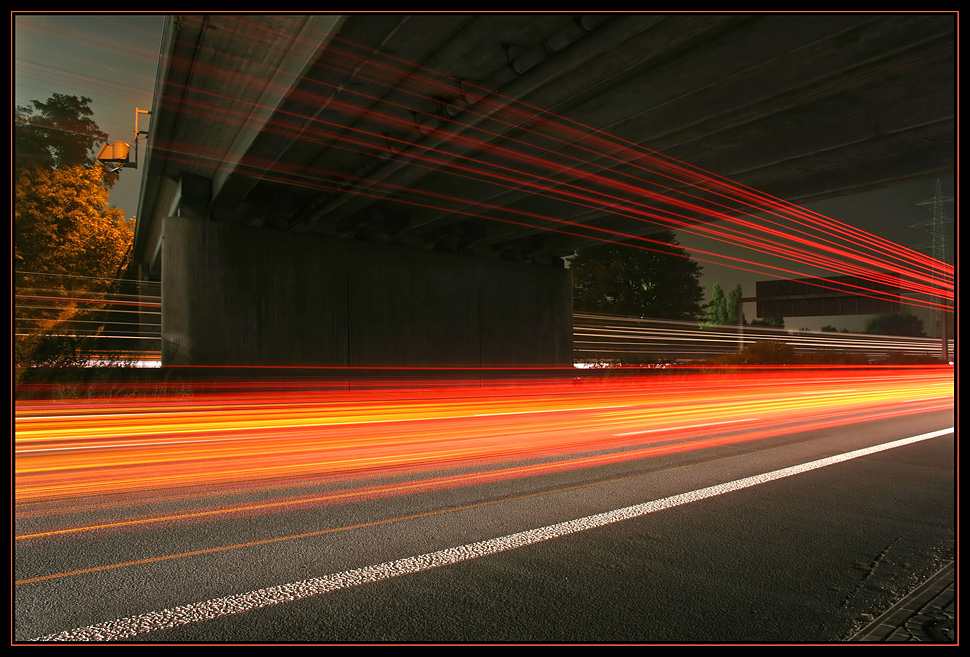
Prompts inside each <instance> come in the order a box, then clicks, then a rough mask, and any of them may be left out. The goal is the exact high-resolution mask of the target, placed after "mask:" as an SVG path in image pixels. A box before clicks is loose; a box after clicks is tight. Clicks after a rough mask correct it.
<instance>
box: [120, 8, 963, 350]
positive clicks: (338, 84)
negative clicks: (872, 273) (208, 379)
mask: <svg viewBox="0 0 970 657" xmlns="http://www.w3.org/2000/svg"><path fill="white" fill-rule="evenodd" d="M955 25H956V20H955V16H954V15H948V14H926V15H921V14H899V15H877V14H831V15H811V14H809V15H790V14H783V15H770V14H737V15H712V14H675V15H661V14H634V15H622V14H608V15H571V14H549V15H502V14H483V15H474V14H418V15H405V14H359V15H348V16H328V15H296V14H281V15H248V16H247V15H232V14H227V15H221V14H216V15H211V16H203V15H185V16H173V17H171V18H170V20H168V21H167V24H166V29H165V32H164V35H163V42H162V52H161V58H160V65H159V73H158V79H157V83H156V84H157V87H156V91H155V98H154V103H153V107H152V108H151V123H150V131H149V132H150V136H149V137H148V140H147V148H143V149H142V150H143V152H142V155H141V157H142V161H141V162H139V163H138V166H139V167H141V168H143V169H144V179H143V187H142V193H141V201H140V207H139V212H138V215H137V216H138V219H137V226H136V233H135V261H136V263H137V265H138V267H139V271H140V272H141V274H140V275H141V276H142V277H145V278H149V277H150V278H154V279H160V280H161V281H162V295H163V301H162V332H163V336H162V337H163V339H162V358H163V362H164V363H165V364H169V365H177V364H198V365H234V364H239V365H338V366H373V365H402V366H415V365H440V366H450V365H459V366H490V365H491V366H498V365H555V364H568V363H570V362H571V358H572V301H571V280H570V276H569V271H568V269H566V268H564V266H563V260H562V258H563V257H564V256H568V255H569V254H571V253H573V252H574V251H575V250H576V249H580V248H583V247H584V246H588V245H589V244H592V243H596V242H597V241H598V240H600V239H603V238H604V237H605V238H614V237H617V236H631V235H633V236H644V235H647V236H648V235H649V234H651V233H652V232H655V231H656V230H658V226H662V225H669V222H668V221H666V220H665V219H664V217H668V218H669V217H677V218H678V219H680V220H684V221H687V222H701V221H708V220H710V216H709V215H705V214H703V213H701V214H698V213H694V214H692V213H691V212H689V211H688V212H684V211H680V210H679V207H680V206H678V205H677V202H678V200H680V199H685V198H689V197H688V196H685V194H695V195H696V194H703V193H705V192H703V191H700V192H699V191H698V188H697V187H692V186H691V185H692V183H696V182H697V180H698V177H697V176H698V175H700V172H703V171H710V172H714V173H715V174H717V175H718V176H724V177H726V178H728V179H731V180H734V181H737V182H738V183H741V184H743V185H747V186H749V187H752V188H755V189H757V190H760V191H762V192H764V193H767V194H770V195H772V196H775V197H779V198H781V199H784V200H786V201H791V202H794V203H804V202H808V201H812V200H819V199H823V198H828V197H834V196H839V195H844V194H848V193H854V192H859V191H864V190H869V189H875V188H879V187H884V186H888V185H892V184H894V183H898V182H903V181H907V180H911V179H917V178H923V177H930V176H939V175H942V174H946V173H950V172H952V168H953V162H954V151H955V145H954V132H955V130H954V126H955V120H954V108H955V100H954V99H955V61H956V58H955ZM656 154H663V156H664V157H660V156H659V155H656ZM666 157H669V158H672V159H671V160H668V159H666ZM676 162H682V163H685V168H677V167H679V166H680V165H674V164H672V163H676ZM695 167H696V168H695ZM625 184H632V185H633V186H632V187H627V188H624V187H622V185H625ZM632 190H636V191H632ZM643 190H649V191H650V192H655V193H656V194H658V195H657V196H653V197H649V196H648V197H638V196H637V195H638V194H639V193H641V192H643ZM630 198H635V199H637V201H636V202H640V203H648V204H649V205H650V207H651V208H659V209H658V210H657V212H653V211H650V212H648V213H647V214H644V213H642V212H641V211H640V208H642V207H643V206H635V207H634V206H629V205H627V203H630V201H629V199H630ZM732 202H733V201H732ZM661 206H662V207H661Z"/></svg>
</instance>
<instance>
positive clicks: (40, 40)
mask: <svg viewBox="0 0 970 657" xmlns="http://www.w3.org/2000/svg"><path fill="white" fill-rule="evenodd" d="M163 22H164V15H162V14H148V13H144V14H128V15H114V14H83V15H55V14H33V15H27V14H21V15H16V16H12V20H11V32H12V42H13V51H14V52H13V63H14V66H13V80H14V96H15V97H14V101H15V104H17V105H25V104H28V103H29V102H30V101H31V100H46V99H47V98H49V97H50V96H51V94H53V93H55V92H56V93H64V94H71V95H78V96H87V97H89V98H91V99H92V101H93V102H92V103H91V107H92V109H93V110H94V117H93V118H94V120H95V122H97V123H98V125H99V126H100V127H101V129H102V130H103V131H105V132H107V133H108V135H109V140H110V141H111V142H114V141H126V142H129V143H131V141H132V137H133V134H134V121H135V108H136V107H137V108H140V109H142V110H146V109H150V108H151V104H152V95H153V91H154V84H155V74H156V69H157V65H158V58H159V45H160V37H161V30H162V25H163ZM146 127H148V128H150V122H149V119H148V117H146V116H144V115H143V116H141V117H140V119H139V128H141V129H145V128H146ZM140 173H141V171H140V170H136V169H124V170H123V171H122V175H121V180H120V181H119V182H118V184H117V185H116V186H115V188H114V189H113V190H112V195H111V199H112V203H113V204H114V205H116V206H118V207H119V208H121V209H122V210H124V212H125V214H126V215H127V216H129V217H133V216H135V214H136V212H137V203H138V193H139V187H140ZM941 184H942V191H943V195H944V196H945V197H948V198H952V197H953V195H954V179H953V177H952V176H949V177H946V178H943V179H942V180H941ZM935 189H936V179H935V178H929V179H926V180H921V181H915V182H910V183H906V184H901V185H899V186H897V187H894V188H891V189H885V190H879V191H876V192H868V193H864V194H859V195H855V196H850V197H843V198H839V199H831V200H828V201H823V202H818V203H813V204H810V205H807V206H806V207H807V208H808V209H809V210H813V211H815V212H818V213H820V214H823V215H825V216H828V217H831V218H833V219H837V220H839V221H843V222H846V223H849V224H852V225H854V226H857V227H859V228H862V229H864V230H866V231H869V232H871V233H874V234H876V235H879V236H881V237H884V238H887V239H890V240H893V241H895V242H897V243H899V244H903V245H905V246H909V247H911V248H915V249H918V250H923V251H924V252H927V253H929V252H930V251H929V248H930V244H931V240H930V233H929V230H928V228H927V227H925V226H924V227H915V228H914V226H918V224H921V223H924V222H928V221H929V220H931V219H932V211H931V209H930V208H928V207H926V206H920V205H919V204H920V203H921V202H924V201H929V200H931V199H932V197H933V195H934V193H935ZM946 209H947V216H948V218H949V219H950V221H951V222H952V221H953V216H954V214H955V211H954V204H953V203H948V204H947V205H946ZM954 225H955V224H954V223H950V224H949V226H948V228H949V230H950V235H951V240H953V237H954V236H955V229H954ZM679 241H680V243H681V245H682V246H684V247H685V248H687V249H688V250H690V249H691V248H698V249H707V250H717V249H718V248H722V247H719V246H714V245H711V244H710V243H706V242H705V241H704V240H701V239H699V238H696V237H694V236H692V235H686V234H681V235H680V236H679ZM954 244H955V240H954V241H951V243H950V245H951V247H952V246H953V245H954ZM948 259H949V261H950V262H954V261H955V258H954V256H953V254H952V253H951V254H949V257H948ZM702 265H703V267H704V279H703V285H704V288H705V290H706V294H707V295H708V296H709V295H710V291H711V287H712V286H713V284H714V282H715V281H717V282H719V283H720V285H721V286H722V287H723V288H724V289H725V290H726V291H727V290H730V289H731V288H733V287H734V284H735V283H738V282H740V283H741V284H742V287H743V289H744V294H745V296H754V292H755V281H757V280H764V279H766V278H767V277H766V276H760V275H756V274H751V273H748V272H743V271H738V270H734V269H730V268H727V267H722V266H717V265H712V264H707V263H702ZM792 268H793V269H798V270H799V271H804V273H805V275H807V276H814V275H824V274H825V272H818V271H812V270H809V269H804V268H802V267H799V266H795V265H792ZM917 314H919V315H920V316H924V315H927V314H928V313H927V312H925V311H918V312H917ZM746 315H747V317H748V319H749V320H750V319H753V318H754V308H753V304H751V305H749V306H748V307H746ZM865 320H866V317H864V316H862V317H858V316H847V317H834V318H832V317H822V318H789V319H788V320H786V327H787V328H789V329H797V328H802V327H805V328H810V329H812V330H817V329H818V328H819V327H821V326H823V325H825V324H833V325H835V326H836V327H837V328H839V329H843V328H844V329H848V330H851V331H858V330H861V329H862V328H863V326H864V323H865ZM927 328H929V327H927Z"/></svg>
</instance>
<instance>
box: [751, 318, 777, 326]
mask: <svg viewBox="0 0 970 657" xmlns="http://www.w3.org/2000/svg"><path fill="white" fill-rule="evenodd" d="M751 326H764V327H767V328H780V329H783V328H785V318H784V317H762V318H761V319H755V320H752V322H751Z"/></svg>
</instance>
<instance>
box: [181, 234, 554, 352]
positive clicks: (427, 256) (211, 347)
mask: <svg viewBox="0 0 970 657" xmlns="http://www.w3.org/2000/svg"><path fill="white" fill-rule="evenodd" d="M164 235H165V238H164V247H163V248H164V249H165V253H164V254H163V257H164V258H165V268H164V270H163V276H162V289H163V290H164V292H165V293H164V294H163V297H162V361H163V363H165V364H166V365H256V366H346V367H383V366H388V367H397V366H404V367H482V366H486V365H487V366H493V367H494V366H525V365H564V364H571V363H572V285H571V279H570V275H569V270H567V269H563V268H555V267H547V266H541V265H532V264H526V263H515V262H507V261H503V260H498V259H487V258H469V257H466V256H460V255H457V254H452V253H439V252H430V253H425V252H420V251H416V250H413V249H408V248H405V247H401V246H396V245H383V244H363V243H358V242H353V241H348V240H340V239H335V238H328V237H326V236H319V235H300V234H294V233H288V232H285V231H267V230H263V229H257V228H250V227H245V226H235V225H232V224H229V223H225V222H210V221H203V220H199V219H191V218H185V217H169V218H167V219H166V221H165V225H164Z"/></svg>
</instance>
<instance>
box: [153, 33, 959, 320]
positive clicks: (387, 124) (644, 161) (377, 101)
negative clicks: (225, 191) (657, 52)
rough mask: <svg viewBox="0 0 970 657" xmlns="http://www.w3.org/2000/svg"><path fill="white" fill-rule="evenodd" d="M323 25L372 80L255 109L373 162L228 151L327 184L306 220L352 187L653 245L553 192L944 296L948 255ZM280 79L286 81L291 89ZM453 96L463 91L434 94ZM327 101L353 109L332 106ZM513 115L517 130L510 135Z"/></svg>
mask: <svg viewBox="0 0 970 657" xmlns="http://www.w3.org/2000/svg"><path fill="white" fill-rule="evenodd" d="M237 26H238V29H239V30H241V31H246V34H247V38H250V39H258V38H259V24H258V23H256V24H253V25H250V24H249V22H248V21H247V20H246V19H245V17H242V18H240V19H239V21H238V23H237ZM250 32H252V33H250ZM323 37H324V35H322V34H321V35H311V34H303V35H301V38H305V39H309V40H313V39H314V38H319V39H320V40H321V41H322V40H323ZM328 38H331V40H330V41H329V43H328V51H329V53H330V56H329V57H328V58H327V59H326V60H325V65H326V66H329V67H331V68H332V70H334V71H337V72H339V73H341V74H343V75H351V76H352V78H353V79H355V80H359V81H360V82H362V83H366V86H367V88H368V89H371V90H372V91H370V92H365V91H361V90H357V89H354V88H352V85H351V86H341V87H334V86H331V85H330V84H329V83H328V82H327V80H325V79H322V77H321V79H307V80H304V82H306V83H307V84H305V85H303V86H302V87H301V91H300V92H299V94H298V97H297V98H296V99H295V100H296V101H298V102H296V103H294V105H298V106H301V107H307V108H314V110H313V112H312V114H310V113H306V114H305V113H302V112H300V111H280V110H278V109H277V108H269V107H256V106H254V107H253V108H252V110H253V111H256V112H261V113H265V112H269V111H274V114H273V118H272V119H271V120H270V121H269V123H268V125H267V126H266V128H265V129H266V130H267V131H268V132H270V133H276V134H278V135H281V136H289V137H292V136H298V137H299V138H300V139H302V140H306V141H307V142H315V143H317V144H318V145H319V148H321V149H347V150H348V151H349V152H352V153H354V154H356V155H359V156H360V158H362V160H371V159H373V160H374V162H375V163H376V164H375V167H379V168H375V169H374V170H373V171H372V170H371V168H370V167H367V166H362V167H361V168H360V169H359V170H358V171H356V172H348V171H346V170H341V171H329V170H326V169H320V168H306V169H301V170H292V171H283V170H282V169H281V167H280V164H279V163H278V162H272V163H271V162H260V161H255V160H252V159H245V158H243V156H242V155H241V154H231V155H230V158H229V159H233V160H239V161H240V162H241V163H242V164H241V166H242V170H244V171H250V172H251V175H253V176H255V177H257V178H264V179H276V180H278V181H280V182H283V183H295V184H300V185H306V186H310V187H317V188H318V189H320V190H321V191H326V192H328V193H332V194H331V195H330V196H329V200H328V201H327V203H325V204H324V205H325V207H322V208H320V209H319V210H318V211H317V212H316V214H314V215H313V216H312V217H311V218H309V219H305V220H304V219H301V220H300V221H305V223H306V225H305V226H302V228H303V229H310V230H313V229H314V227H315V226H316V227H319V226H320V225H323V224H328V223H329V224H334V223H335V222H339V221H340V219H341V217H342V213H344V212H347V211H350V210H348V209H347V208H348V207H349V206H351V205H353V203H352V201H351V200H350V199H352V198H354V196H356V197H357V198H363V197H365V196H371V197H373V198H380V199H384V200H388V201H391V202H394V203H400V204H405V205H414V206H416V207H423V208H427V209H433V210H436V211H437V212H438V213H439V214H438V215H437V216H438V218H436V219H429V220H427V221H426V223H433V222H435V221H438V220H439V219H441V220H445V219H446V218H447V217H449V216H450V217H455V216H466V217H469V218H474V219H476V220H478V219H484V220H487V221H492V222H500V223H508V224H515V225H520V226H523V227H528V228H534V229H539V230H543V231H553V232H562V233H566V234H569V235H579V236H582V237H584V238H586V239H595V240H600V241H626V242H628V243H629V244H631V245H632V246H633V247H634V248H644V249H648V250H649V249H651V248H652V242H651V240H650V239H649V237H646V236H643V235H642V234H641V233H644V232H645V231H644V230H643V229H642V228H637V229H632V230H631V231H620V230H612V229H606V228H599V227H596V226H595V225H592V224H589V223H585V222H584V221H572V220H569V219H567V218H565V217H567V216H573V214H574V213H573V212H571V211H567V212H560V211H557V209H556V208H557V207H561V206H558V205H557V204H560V203H562V204H566V206H571V207H572V208H576V207H578V208H581V209H582V211H584V212H593V213H601V214H603V215H610V216H618V217H623V218H625V219H629V220H631V221H633V222H634V224H635V225H643V226H647V225H649V226H663V227H669V228H674V229H676V230H681V231H687V232H694V233H696V234H698V235H702V236H705V237H709V238H711V239H714V240H716V241H718V242H720V243H721V244H724V245H726V246H730V247H731V249H732V250H733V249H736V248H738V247H741V248H743V249H746V250H747V251H748V252H751V253H754V254H756V255H755V256H753V257H751V258H748V259H745V258H742V257H732V256H728V255H726V254H725V253H724V249H720V251H721V253H715V252H713V251H712V252H702V251H695V256H694V257H695V258H697V259H699V260H701V261H707V262H716V263H719V264H727V265H729V266H734V267H738V268H743V269H746V270H748V271H756V272H760V273H763V274H765V275H772V276H780V277H785V278H799V277H807V276H814V275H815V274H814V273H811V274H810V273H808V272H805V271H800V270H799V269H796V268H794V267H801V266H808V267H813V268H818V269H820V270H823V271H827V272H831V273H833V274H839V275H852V276H857V277H859V278H861V279H863V280H866V281H870V282H871V283H873V284H876V287H873V288H868V287H866V286H865V284H863V285H861V286H859V287H858V290H857V293H858V294H860V295H867V296H873V297H875V298H883V299H885V298H887V293H886V292H885V291H882V290H880V289H878V284H879V283H885V282H893V283H894V284H895V283H896V282H897V280H898V283H899V288H900V290H901V291H902V293H901V294H899V295H895V296H893V295H890V297H889V298H892V299H895V300H901V301H903V302H905V303H908V304H911V305H917V306H924V307H930V308H937V309H944V310H952V304H953V298H954V296H953V295H954V269H953V267H952V265H948V264H946V263H942V262H938V261H936V260H934V259H932V258H929V257H927V256H925V255H923V254H920V253H918V252H916V251H914V250H911V249H907V248H904V247H901V246H899V245H895V244H892V243H890V242H888V241H886V240H884V239H881V238H878V237H876V236H873V235H869V234H867V233H865V232H864V231H861V230H858V229H855V228H853V227H851V226H848V225H846V224H845V223H843V222H839V221H835V220H832V219H829V218H827V217H824V216H822V215H819V214H817V213H812V212H809V211H807V210H805V209H803V208H799V207H797V206H794V205H792V204H790V203H787V202H784V201H782V200H780V199H776V198H772V197H769V196H767V195H765V194H762V193H760V192H758V191H756V190H753V189H751V188H748V187H745V186H743V185H741V184H738V183H735V182H733V181H730V180H728V179H725V178H723V177H721V176H718V175H716V174H714V173H711V172H706V171H702V170H700V169H698V168H696V167H693V166H691V165H689V164H686V163H683V162H678V161H675V160H673V159H671V158H669V157H666V156H664V155H662V154H660V153H657V152H654V151H648V150H646V149H643V148H641V147H639V146H637V145H635V144H631V143H628V142H625V141H623V140H622V139H619V138H616V137H613V136H611V135H608V134H606V133H604V132H602V131H597V130H595V129H593V128H591V127H589V126H584V125H581V124H579V123H577V122H575V121H571V120H569V119H567V118H565V117H561V116H557V115H555V114H552V113H550V112H549V111H547V110H546V109H544V108H539V107H534V106H529V105H527V104H525V103H522V102H520V101H518V100H517V99H514V98H509V97H502V96H500V95H498V94H496V93H494V92H493V91H492V90H490V89H485V88H479V87H478V86H476V85H475V84H474V83H472V82H469V81H467V80H455V79H454V78H452V77H451V76H448V75H443V74H441V73H439V72H436V71H432V70H428V69H425V68H421V67H418V66H416V65H414V64H413V63H410V62H405V61H402V60H400V59H399V58H396V57H394V56H393V55H390V54H388V53H384V52H376V51H371V50H368V49H365V48H361V47H359V46H357V45H355V44H353V43H350V42H347V41H345V40H343V39H342V37H340V36H334V35H328ZM181 65H184V63H182V62H174V63H173V66H176V67H177V66H181ZM272 73H273V71H271V70H267V71H266V76H265V77H266V79H267V80H270V81H271V82H270V84H272V80H273V75H272ZM205 74H206V75H208V76H209V78H211V80H213V81H214V82H215V81H219V80H221V79H223V78H225V77H226V76H229V75H232V74H233V73H232V72H230V71H223V70H219V69H211V70H209V71H206V72H205ZM240 82H243V81H240ZM254 82H255V81H254ZM261 84H263V82H261ZM213 88H216V89H219V88H224V85H214V87H213ZM392 90H393V93H390V92H391V91H392ZM191 91H192V92H193V93H192V94H191V96H190V97H189V98H188V99H183V102H182V103H181V105H180V107H181V111H183V112H185V113H187V114H191V113H198V114H200V115H203V114H210V113H211V112H212V111H214V109H213V108H215V107H218V106H219V103H220V99H219V98H218V96H216V95H215V93H214V92H212V91H211V90H208V89H192V90H191ZM277 91H278V92H279V93H283V92H284V91H285V89H283V88H280V89H278V90H277ZM452 96H457V97H458V98H460V100H456V101H454V102H451V101H442V100H441V99H442V98H449V97H452ZM319 108H325V111H321V110H320V109H319ZM219 111H220V114H221V115H223V116H224V119H225V120H226V121H228V122H233V121H235V122H237V123H239V124H240V125H244V123H245V122H246V121H247V120H249V115H248V113H247V112H240V113H239V115H238V116H235V117H234V116H231V115H228V114H226V113H224V111H223V110H221V109H220V110H219ZM244 115H245V116H244ZM337 116H340V117H342V118H349V119H351V122H350V123H344V122H342V121H337V120H333V119H332V118H328V117H337ZM513 131H517V132H516V134H521V135H522V137H521V138H519V137H514V136H513V134H512V133H513ZM499 140H502V141H501V143H499ZM156 149H157V150H158V151H159V152H165V153H167V157H171V158H173V159H180V158H183V157H191V158H193V159H196V160H198V159H201V160H202V161H206V160H207V159H208V158H207V156H206V154H205V153H197V152H195V149H194V148H193V147H192V146H191V145H188V144H159V145H156ZM244 159H245V161H243V160H244ZM211 161H212V163H213V164H212V166H214V167H216V166H219V165H218V163H217V162H216V160H214V159H213V160H211ZM617 167H623V168H622V169H620V168H617ZM408 168H410V171H408ZM419 169H426V170H429V171H436V172H439V173H443V174H445V175H450V176H456V177H461V178H464V179H469V180H475V181H477V182H480V183H482V184H484V185H486V186H487V188H488V189H489V190H491V191H488V192H486V193H482V194H481V195H476V197H475V198H470V197H463V196H456V195H453V194H449V193H444V192H441V191H435V190H432V189H431V188H429V187H427V186H426V185H420V184H418V183H416V182H414V181H415V180H416V179H417V177H418V174H417V173H416V172H417V171H418V170H419ZM391 170H394V171H396V172H400V171H404V172H405V173H404V175H403V176H402V177H400V178H397V179H396V181H395V182H392V180H391V179H390V177H389V176H388V173H389V172H390V171H391ZM510 190H516V191H524V192H527V193H529V194H532V195H534V196H536V197H540V196H541V197H542V198H543V199H545V200H546V201H547V205H546V206H543V210H541V211H538V212H537V211H531V212H526V211H524V210H521V209H513V208H509V207H506V206H504V205H502V204H501V203H496V202H489V201H488V200H486V199H488V198H493V197H497V196H500V195H502V194H503V193H505V192H506V191H510ZM345 192H346V193H345ZM766 256H773V257H775V258H778V259H780V260H781V261H782V262H787V263H793V264H791V265H781V266H771V265H768V264H767V263H766V261H765V257H766ZM927 297H928V298H927Z"/></svg>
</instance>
